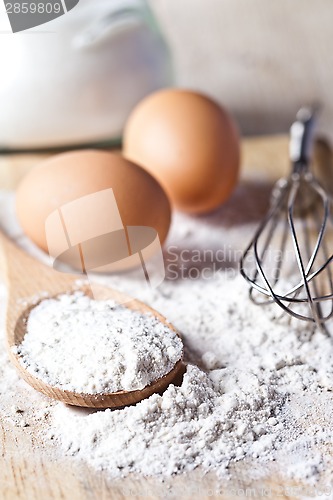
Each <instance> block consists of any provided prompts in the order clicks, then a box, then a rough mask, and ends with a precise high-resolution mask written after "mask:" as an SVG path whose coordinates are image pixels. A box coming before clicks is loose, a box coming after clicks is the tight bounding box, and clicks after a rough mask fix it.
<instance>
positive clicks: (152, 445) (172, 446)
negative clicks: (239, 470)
mask: <svg viewBox="0 0 333 500" xmlns="http://www.w3.org/2000/svg"><path fill="white" fill-rule="evenodd" d="M0 201H1V199H0ZM1 203H2V204H3V205H4V206H5V207H6V210H7V214H11V209H10V203H11V201H10V197H9V198H5V197H3V198H2V201H1ZM226 210H229V213H228V216H229V219H230V216H231V215H232V214H230V207H229V208H228V207H227V208H226ZM8 221H11V222H10V223H9V222H8ZM6 222H7V226H10V228H12V230H13V234H15V236H16V237H17V238H20V233H19V231H17V232H15V231H16V230H15V228H16V226H15V220H14V218H13V216H12V215H11V216H10V218H8V217H7V221H6ZM213 222H214V221H213ZM213 222H212V219H211V218H210V217H202V218H190V217H187V216H180V215H179V214H176V217H175V220H174V223H173V227H172V231H171V235H170V237H169V240H168V242H167V249H172V251H173V253H175V248H177V255H178V257H179V258H180V260H181V259H182V250H184V249H185V250H186V251H187V253H186V265H187V274H188V270H189V267H188V266H189V265H190V266H191V265H192V264H193V266H195V267H196V268H199V267H200V266H201V264H202V263H200V266H199V265H198V264H197V263H196V264H194V263H192V264H191V263H190V264H189V263H188V256H189V253H188V250H189V249H192V250H193V249H200V250H201V251H203V250H205V248H211V249H213V251H217V250H218V249H219V245H220V242H221V238H222V237H223V238H224V240H225V239H226V238H227V239H228V244H229V245H230V253H231V254H235V255H237V252H238V251H239V234H240V233H241V234H242V240H243V239H244V238H247V234H248V235H250V234H251V233H252V231H253V226H252V225H251V227H250V226H239V224H238V226H237V227H233V228H230V229H227V228H221V225H220V224H215V223H213ZM221 233H223V235H222V236H221ZM19 241H20V243H22V245H26V242H25V241H24V239H22V238H21V239H19ZM243 243H244V242H243V241H242V244H243ZM200 245H201V247H200ZM192 255H194V254H192ZM193 260H194V259H193ZM184 261H185V259H184ZM172 263H174V262H173V260H172ZM166 264H167V271H168V255H167V254H166ZM178 264H179V262H178V263H177V266H178ZM225 264H227V265H225ZM211 267H212V266H211ZM235 267H236V264H235V262H232V259H229V258H228V262H227V263H223V265H221V263H219V266H218V269H215V270H214V273H213V276H211V278H210V279H204V278H203V277H202V275H200V277H199V278H198V279H190V278H188V279H173V278H171V277H170V274H171V275H172V273H170V272H169V273H167V274H168V276H169V279H166V280H165V282H164V283H163V284H162V285H161V286H160V287H159V289H157V290H153V291H150V292H149V291H148V290H146V291H144V292H143V293H141V294H140V298H141V299H142V300H143V301H145V302H147V303H149V304H150V305H152V306H153V307H154V308H155V309H156V310H158V311H160V312H161V313H162V314H163V315H164V316H166V317H167V319H168V320H169V321H170V322H171V323H173V324H174V325H175V327H176V328H178V330H179V331H180V332H181V335H182V339H183V342H184V345H185V360H186V361H187V363H188V364H187V369H186V372H185V374H184V377H183V380H182V382H181V383H180V385H170V386H169V387H168V389H167V390H166V391H165V392H164V393H163V394H162V395H158V394H154V395H152V396H151V397H150V398H148V399H146V400H144V401H141V402H140V403H138V404H136V405H135V406H131V407H127V408H124V409H120V410H113V411H111V410H103V411H87V410H83V409H81V410H80V409H74V408H70V407H67V406H65V405H63V404H61V403H54V402H53V403H48V400H47V399H46V398H43V397H42V396H39V395H38V396H37V395H35V393H34V392H33V391H32V390H31V389H29V388H27V386H26V385H25V384H24V383H23V382H21V381H19V380H18V379H17V377H16V376H15V375H13V369H12V367H11V366H10V365H9V364H8V363H7V362H6V361H5V358H3V361H4V362H3V364H2V365H1V368H0V375H1V376H0V389H1V391H2V392H5V391H6V390H8V394H7V396H6V398H7V399H6V401H7V402H8V409H7V410H6V409H5V410H3V409H2V410H0V412H5V418H11V420H12V421H14V423H15V422H17V424H16V425H21V424H20V421H21V420H23V417H21V414H20V413H17V412H12V413H13V415H12V416H10V414H11V410H10V408H11V407H12V405H17V404H19V403H18V400H19V398H20V394H23V396H24V402H25V404H26V407H25V408H26V410H25V414H24V419H25V423H26V424H27V425H29V419H33V418H35V415H34V413H35V412H37V411H47V412H48V417H47V419H44V420H43V423H41V425H40V428H41V432H42V433H43V435H44V438H45V439H46V442H50V441H52V442H53V443H55V444H56V447H57V449H58V450H62V453H64V454H66V455H68V456H72V457H73V460H83V461H84V462H86V463H88V464H90V465H91V466H92V467H93V468H95V469H96V470H103V471H105V473H106V474H107V475H108V476H109V477H112V478H115V477H123V476H126V475H128V474H130V473H135V474H140V475H146V476H157V477H160V478H162V479H163V478H165V477H168V476H170V475H172V474H180V473H184V472H189V471H191V470H193V469H195V468H198V467H199V468H200V470H202V471H216V473H217V474H218V475H219V477H221V478H226V477H230V470H231V466H232V464H234V463H236V462H240V461H247V462H248V463H250V464H253V465H255V466H257V467H254V466H253V467H252V469H255V470H256V474H257V475H258V473H259V472H258V470H260V469H262V470H263V471H264V470H265V467H266V466H267V467H269V464H270V462H272V461H275V464H276V466H277V468H278V470H279V471H280V475H282V476H283V475H285V476H288V477H291V478H294V479H300V480H302V481H308V482H310V483H315V482H316V481H317V479H318V478H319V477H320V476H321V474H323V473H327V471H332V470H333V468H332V461H331V459H330V455H329V453H328V449H329V446H330V443H332V442H333V424H332V420H331V414H332V412H333V402H332V400H331V398H330V391H331V390H332V386H333V344H332V339H331V338H329V337H327V336H325V335H324V334H323V333H321V332H320V331H315V332H314V333H313V334H311V333H312V332H311V331H309V330H308V327H307V325H305V324H304V323H297V322H295V323H291V324H288V323H287V322H285V323H283V322H282V321H280V320H278V315H279V312H278V311H277V310H276V309H275V308H273V309H261V308H258V307H257V306H255V305H254V304H252V303H251V302H250V300H249V298H248V290H247V287H246V285H245V283H244V281H243V280H242V279H241V278H240V277H238V276H237V275H236V276H235V273H234V272H233V270H234V269H235ZM201 270H202V266H201ZM169 271H170V269H169ZM231 271H232V272H231ZM103 279H104V278H103ZM121 279H122V280H124V279H125V277H122V278H121ZM104 280H105V279H104ZM132 286H133V290H134V291H136V292H137V290H135V287H136V284H135V282H133V283H132ZM2 335H3V331H2ZM2 356H4V355H2ZM27 391H28V392H27ZM37 400H38V401H39V403H38V404H37V403H36V404H35V402H36V401H37ZM26 401H31V404H30V407H28V403H27V402H26ZM42 403H43V404H45V405H46V406H47V405H48V406H47V408H46V409H44V410H41V409H40V405H41V404H42ZM20 404H22V403H20ZM34 404H35V407H36V408H38V410H37V409H36V410H33V409H32V408H33V407H34ZM6 412H7V413H6ZM22 425H23V424H22ZM23 431H24V430H23ZM48 440H49V441H48ZM263 474H264V472H263Z"/></svg>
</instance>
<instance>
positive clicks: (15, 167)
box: [0, 136, 331, 500]
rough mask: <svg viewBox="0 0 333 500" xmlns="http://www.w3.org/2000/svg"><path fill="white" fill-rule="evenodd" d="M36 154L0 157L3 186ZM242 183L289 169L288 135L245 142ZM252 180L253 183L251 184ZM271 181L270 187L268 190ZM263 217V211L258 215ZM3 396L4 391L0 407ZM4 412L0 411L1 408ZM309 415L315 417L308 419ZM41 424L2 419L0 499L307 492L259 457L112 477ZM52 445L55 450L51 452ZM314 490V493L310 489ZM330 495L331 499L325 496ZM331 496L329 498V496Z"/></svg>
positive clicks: (294, 495) (228, 499)
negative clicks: (226, 472)
mask: <svg viewBox="0 0 333 500" xmlns="http://www.w3.org/2000/svg"><path fill="white" fill-rule="evenodd" d="M39 160H40V158H39V157H38V156H34V157H31V156H30V157H28V158H25V157H24V156H20V157H19V158H17V157H13V156H10V157H7V158H1V159H0V170H1V175H0V187H2V186H4V185H5V187H6V188H14V187H15V185H16V183H17V181H18V179H19V178H20V177H21V176H22V175H23V174H24V172H26V171H27V170H29V169H30V168H32V167H33V165H34V164H35V163H37V162H38V161H39ZM243 165H244V169H243V185H248V186H249V192H250V194H251V193H254V192H256V191H251V189H252V188H251V186H252V185H256V182H257V181H258V180H259V181H260V183H262V184H264V185H265V196H264V197H265V199H267V194H266V191H267V192H269V188H270V187H269V186H270V185H271V183H272V181H274V180H275V179H276V178H277V177H279V176H280V175H282V174H284V173H285V172H287V171H288V166H289V161H288V139H287V137H285V136H277V137H268V138H260V139H247V140H245V141H243ZM244 179H245V181H244ZM247 183H249V184H247ZM266 183H267V189H266ZM258 215H260V214H258ZM2 400H4V397H3V395H0V407H2ZM309 409H311V406H309ZM0 414H1V412H0ZM309 419H311V417H309ZM39 431H40V422H38V421H36V422H33V421H32V422H31V424H30V426H29V427H27V428H20V427H16V426H15V425H12V424H11V423H10V422H9V421H7V419H0V457H1V458H0V460H1V462H0V498H1V500H2V499H3V500H13V499H24V500H25V499H26V500H46V499H47V500H67V499H68V500H95V499H96V500H97V499H98V500H104V499H112V500H113V499H114V500H118V499H119V500H120V499H126V500H127V499H131V498H145V499H148V498H149V499H165V498H177V499H191V500H196V499H198V500H199V499H200V500H201V499H203V500H204V499H209V498H210V499H211V498H213V499H224V500H233V499H235V500H236V499H240V498H271V499H274V500H276V499H277V498H279V499H286V498H288V499H299V498H301V496H302V494H303V496H304V493H309V491H310V490H309V487H308V486H307V485H304V484H299V483H295V482H290V481H286V480H285V479H283V471H281V470H279V468H278V465H277V464H274V463H271V464H269V465H268V467H267V470H266V471H265V475H264V478H262V477H260V478H258V479H253V477H255V475H256V474H257V473H255V474H253V473H254V471H256V470H257V464H256V461H255V460H254V459H253V460H249V461H247V462H242V463H237V464H234V465H233V466H232V467H231V473H232V479H231V480H230V481H219V480H218V479H217V478H216V475H215V474H213V473H211V474H207V475H203V474H202V472H201V471H200V470H197V471H194V472H193V473H191V474H187V475H185V476H179V477H175V478H172V479H170V480H167V481H165V482H164V483H162V482H160V481H159V480H156V479H151V478H150V479H145V478H141V477H128V478H126V479H122V480H113V481H110V480H109V479H108V478H107V476H106V475H105V474H103V473H97V472H95V471H93V470H91V469H90V468H89V467H88V466H87V465H85V464H83V463H78V462H76V461H74V460H72V459H70V458H68V457H64V456H62V454H61V451H60V450H59V449H58V448H57V447H56V446H54V447H52V445H51V444H50V443H48V444H46V443H44V442H43V441H41V440H40V439H39V438H38V433H39ZM50 448H52V450H51V451H52V454H50ZM330 479H331V478H330V477H329V475H328V476H327V475H326V476H325V475H323V477H322V480H321V482H320V484H319V485H318V486H317V488H320V487H322V488H324V487H327V484H330ZM310 493H311V491H310ZM323 498H327V497H323ZM328 498H329V497H328Z"/></svg>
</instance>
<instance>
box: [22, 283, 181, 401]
mask: <svg viewBox="0 0 333 500" xmlns="http://www.w3.org/2000/svg"><path fill="white" fill-rule="evenodd" d="M26 327H27V332H26V334H25V336H24V339H23V341H22V343H21V344H20V345H19V346H16V347H13V348H12V350H13V351H14V352H15V353H16V354H18V355H19V356H20V362H21V364H22V365H23V367H24V368H25V369H26V370H27V371H28V372H29V373H31V374H32V375H33V376H34V377H36V378H38V379H40V380H42V381H43V382H46V383H47V384H50V385H52V386H53V387H58V388H60V389H63V390H68V391H73V392H77V393H88V394H110V393H112V392H117V391H135V390H140V389H143V388H144V387H146V386H148V385H150V384H151V383H152V382H154V381H156V380H158V379H159V378H161V377H163V376H164V375H166V374H167V373H169V372H170V371H171V370H172V369H173V367H174V366H175V364H176V363H177V361H179V360H180V358H181V357H182V351H183V346H182V341H181V340H180V338H179V337H178V336H177V334H176V333H175V331H173V330H171V329H170V328H169V327H168V326H166V325H164V324H163V323H162V322H161V321H159V320H158V319H157V318H155V317H154V316H152V315H147V314H141V313H140V312H138V311H132V310H130V309H128V308H126V307H124V306H120V305H117V304H116V303H115V302H114V301H113V300H99V301H97V300H93V299H91V298H89V297H87V296H86V295H84V294H83V293H82V292H76V293H74V294H72V295H66V294H64V295H60V296H59V297H57V298H56V299H54V298H53V299H46V300H42V301H41V302H40V304H38V305H37V306H36V307H34V308H33V309H32V310H31V312H30V314H29V317H28V319H27V324H26Z"/></svg>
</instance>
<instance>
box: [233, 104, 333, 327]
mask: <svg viewBox="0 0 333 500" xmlns="http://www.w3.org/2000/svg"><path fill="white" fill-rule="evenodd" d="M314 121H315V120H314V113H313V112H312V110H310V109H308V108H302V109H301V110H300V111H299V112H298V114H297V117H296V121H295V122H294V123H293V125H292V127H291V130H290V159H291V163H292V168H291V172H290V175H289V176H288V177H287V178H284V179H280V180H279V181H278V182H277V183H276V185H275V187H274V188H273V191H272V195H271V205H270V209H269V212H268V214H267V215H266V217H265V218H264V220H263V221H262V223H261V224H260V226H259V228H258V230H257V231H256V233H255V235H254V238H253V239H252V241H251V243H250V244H249V246H248V247H247V248H246V250H245V252H244V254H243V256H242V259H241V261H240V271H241V274H242V275H243V276H244V278H245V279H246V280H247V281H248V283H249V284H250V297H251V299H252V300H253V301H254V302H255V303H257V304H260V305H264V304H272V303H274V302H275V303H276V304H278V305H279V306H280V307H281V308H282V309H283V311H285V312H287V313H289V314H290V315H291V316H292V317H294V318H297V319H300V320H305V321H308V322H311V323H312V324H313V325H314V326H315V325H317V326H318V327H320V328H321V329H322V330H324V331H325V332H327V328H326V322H327V321H328V320H329V319H330V318H332V316H333V276H332V260H333V255H332V249H333V238H332V239H331V240H330V234H329V233H330V231H329V230H330V226H331V224H332V221H331V212H330V195H329V194H328V193H327V192H326V191H325V189H324V188H323V186H322V185H321V184H320V182H319V181H318V180H317V179H316V178H315V176H314V175H313V173H312V172H311V169H310V159H311V154H312V146H313V142H314V134H313V130H314ZM326 167H327V166H326ZM325 171H326V172H327V168H326V170H325ZM332 175H333V173H332ZM331 237H332V235H331Z"/></svg>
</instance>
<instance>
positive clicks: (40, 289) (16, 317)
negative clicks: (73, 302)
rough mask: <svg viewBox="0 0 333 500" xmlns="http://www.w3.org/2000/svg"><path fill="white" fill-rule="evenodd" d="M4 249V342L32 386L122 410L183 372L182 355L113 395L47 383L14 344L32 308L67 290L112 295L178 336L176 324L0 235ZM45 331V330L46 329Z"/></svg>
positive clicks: (56, 396) (75, 400)
mask: <svg viewBox="0 0 333 500" xmlns="http://www.w3.org/2000/svg"><path fill="white" fill-rule="evenodd" d="M0 243H1V246H2V249H3V259H4V262H3V266H2V267H3V268H4V269H6V281H7V286H8V299H7V314H6V340H7V348H8V353H9V357H10V360H11V361H12V363H13V364H14V366H15V367H16V369H17V371H18V372H19V374H20V376H21V377H22V378H23V379H24V380H25V381H26V382H27V383H28V384H29V385H31V386H32V387H33V388H34V389H36V390H37V391H39V392H41V393H43V394H45V395H46V396H48V397H50V398H52V399H56V400H58V401H61V402H63V403H66V404H69V405H75V406H83V407H89V408H120V407H123V406H127V405H131V404H135V403H137V402H139V401H141V400H142V399H145V398H147V397H149V396H151V395H152V394H153V393H160V392H163V391H164V390H165V389H166V388H167V387H168V385H169V384H171V383H172V382H175V381H176V380H177V379H178V378H180V377H181V376H182V374H183V373H184V364H183V361H182V359H180V360H179V361H178V362H177V363H176V364H175V366H174V367H173V369H172V370H171V371H170V372H169V373H167V374H166V375H164V376H163V377H161V378H159V379H158V380H156V381H154V382H153V383H151V384H150V385H148V386H146V387H144V388H143V389H141V390H135V391H118V392H114V393H110V394H85V393H76V392H72V391H68V390H63V389H61V388H59V387H53V386H51V385H49V384H46V383H45V382H43V381H42V380H41V379H38V378H36V377H35V376H33V375H32V374H31V373H29V372H28V371H27V370H26V369H25V367H24V366H23V365H22V364H21V362H20V356H19V354H17V353H16V352H14V350H13V347H17V346H18V345H20V344H21V342H22V340H23V338H24V335H25V333H26V322H27V319H28V316H29V314H30V311H31V310H32V309H33V308H34V307H36V305H37V304H38V303H40V302H41V301H42V300H44V299H47V298H51V297H56V296H58V295H60V294H64V293H74V292H76V291H83V293H85V294H86V295H89V296H90V297H93V298H94V299H95V300H107V299H113V300H114V301H115V302H117V303H120V304H122V305H123V306H124V307H127V308H128V309H131V310H133V311H138V312H140V313H143V314H147V315H153V316H155V317H156V318H157V319H158V320H159V321H161V323H163V324H164V325H166V326H167V327H168V328H170V329H172V330H173V331H175V332H176V333H177V335H179V334H178V332H177V331H176V330H175V328H174V327H173V326H172V325H171V324H170V323H169V322H168V321H167V320H166V319H165V318H164V317H163V316H162V315H161V314H159V313H158V312H157V311H155V310H154V309H152V308H151V307H149V306H147V305H146V304H144V303H143V302H141V301H139V300H136V299H132V298H130V297H128V296H126V295H125V294H123V293H122V292H119V291H117V290H114V289H112V288H109V287H106V286H102V285H99V284H92V285H91V284H89V283H88V282H82V279H80V277H79V276H77V275H72V274H65V273H60V272H58V271H55V270H54V269H52V268H50V267H48V266H46V265H45V264H43V263H41V262H38V261H37V260H35V259H34V258H33V257H31V256H29V255H27V254H26V253H25V252H23V251H22V250H21V249H19V248H18V247H17V246H16V245H15V244H13V243H12V242H11V241H10V240H9V239H8V238H7V237H6V236H5V235H4V234H3V233H0ZM45 334H46V335H47V332H46V333H45Z"/></svg>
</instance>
